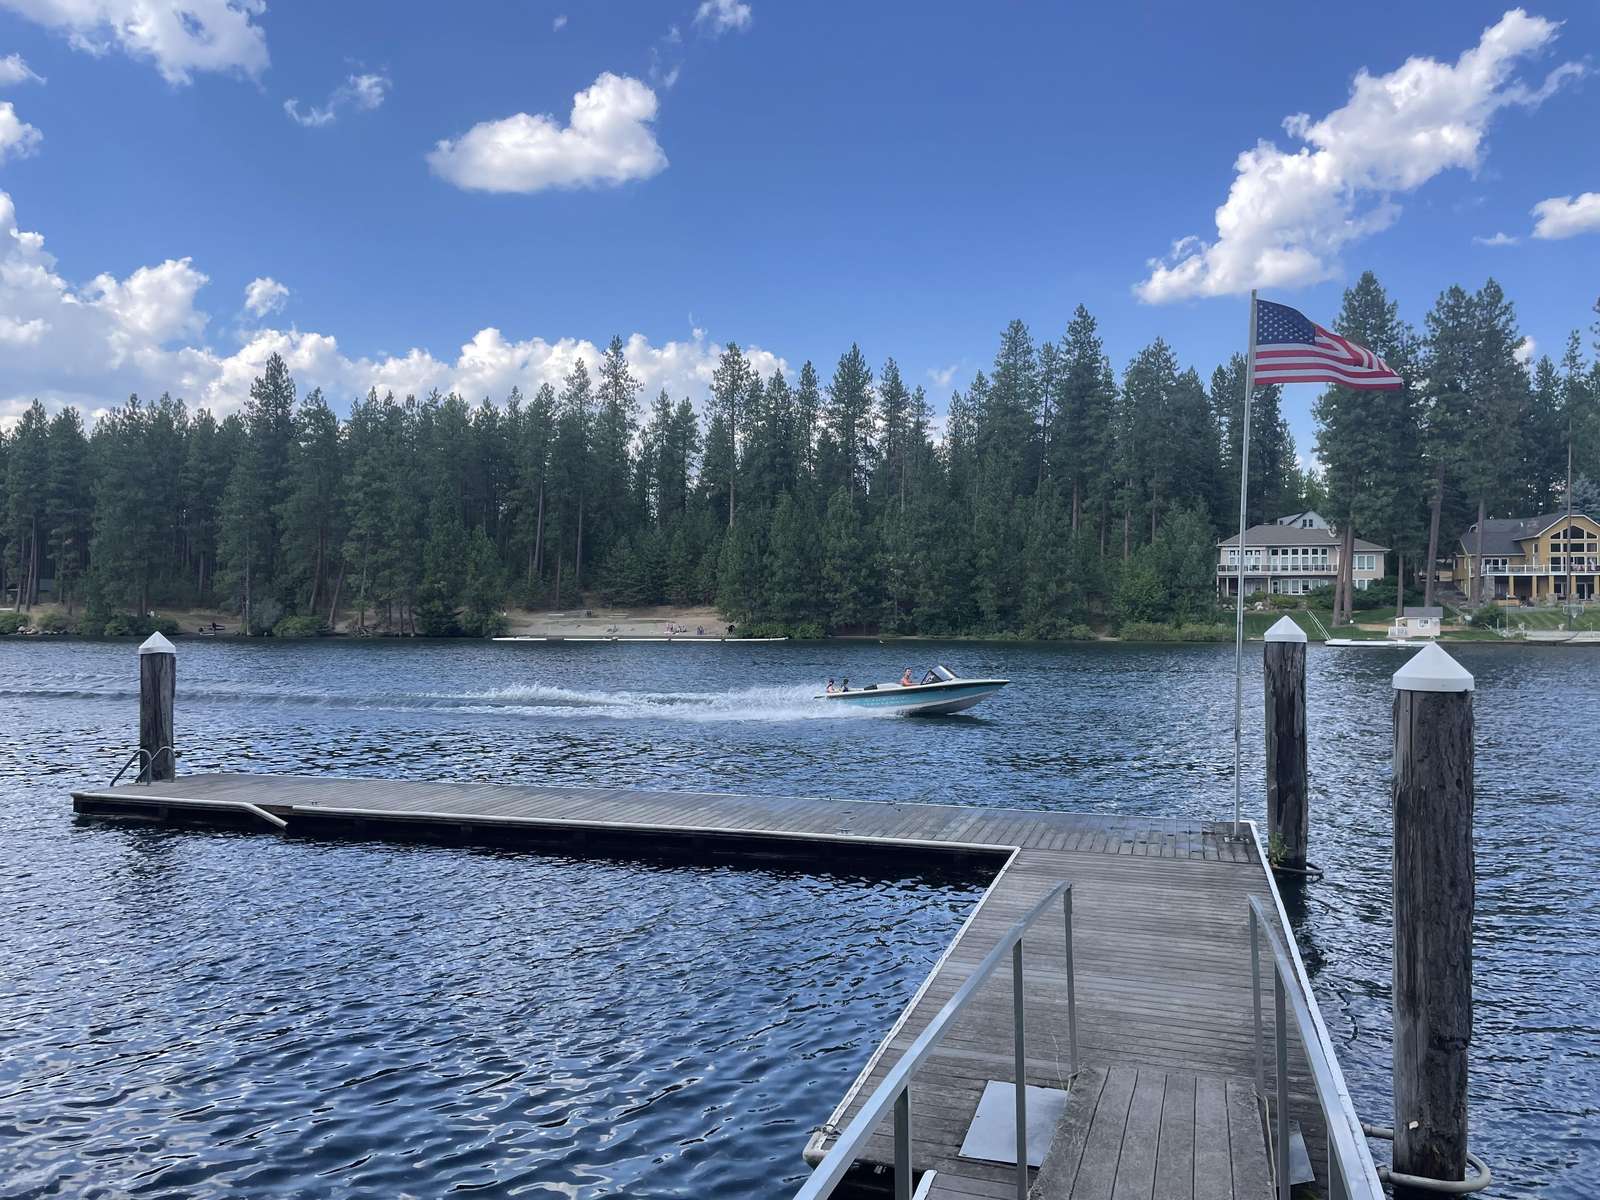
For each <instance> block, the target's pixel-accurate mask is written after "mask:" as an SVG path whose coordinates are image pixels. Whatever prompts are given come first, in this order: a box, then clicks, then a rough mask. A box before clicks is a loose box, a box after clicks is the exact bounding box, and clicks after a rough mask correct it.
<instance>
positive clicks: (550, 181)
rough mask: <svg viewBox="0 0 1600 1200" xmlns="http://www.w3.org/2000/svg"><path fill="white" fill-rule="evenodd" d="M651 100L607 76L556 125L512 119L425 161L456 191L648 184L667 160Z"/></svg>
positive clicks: (447, 145)
mask: <svg viewBox="0 0 1600 1200" xmlns="http://www.w3.org/2000/svg"><path fill="white" fill-rule="evenodd" d="M655 117H656V94H655V93H654V92H653V91H651V90H650V89H649V88H648V87H647V86H645V85H644V84H643V83H641V82H639V80H637V79H630V78H624V77H622V76H619V75H613V74H611V72H609V71H607V72H605V73H604V74H602V75H601V76H600V77H599V78H598V79H596V80H595V81H594V83H593V84H591V85H590V86H589V87H588V88H586V89H585V90H583V91H581V92H579V93H578V94H577V95H576V96H574V97H573V98H572V117H571V120H570V122H569V123H568V124H567V125H565V126H563V125H561V124H559V123H558V122H557V120H556V119H555V118H554V117H551V116H548V115H540V116H529V115H528V114H527V113H517V114H516V115H515V116H510V117H505V118H503V119H502V120H499V121H484V122H482V123H480V124H477V125H474V126H473V127H472V128H471V129H469V130H467V132H466V133H464V134H462V135H461V136H460V137H459V138H455V139H450V138H446V139H445V140H443V141H441V142H440V143H439V144H438V145H437V146H436V147H435V148H434V149H433V150H432V151H431V152H430V153H429V155H428V164H429V166H431V167H432V168H433V172H434V174H436V175H438V176H439V177H440V178H442V179H445V180H448V181H449V182H450V183H453V184H455V185H456V186H457V187H459V188H467V189H470V190H475V191H484V192H537V191H541V190H543V189H544V188H549V187H598V186H602V185H616V184H620V183H625V182H627V181H628V180H630V179H648V178H650V176H652V175H655V174H658V173H659V172H661V171H664V170H665V169H666V167H667V156H666V154H665V153H663V152H662V149H661V146H660V145H659V143H657V141H656V138H655V134H654V132H653V131H652V130H651V129H650V123H651V122H652V121H654V120H655Z"/></svg>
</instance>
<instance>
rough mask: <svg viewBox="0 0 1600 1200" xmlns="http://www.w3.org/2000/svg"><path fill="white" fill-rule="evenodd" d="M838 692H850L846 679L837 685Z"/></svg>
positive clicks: (848, 682)
mask: <svg viewBox="0 0 1600 1200" xmlns="http://www.w3.org/2000/svg"><path fill="white" fill-rule="evenodd" d="M839 690H840V691H841V692H848V691H849V690H850V681H849V680H848V679H846V680H845V681H844V682H843V683H841V684H840V685H839Z"/></svg>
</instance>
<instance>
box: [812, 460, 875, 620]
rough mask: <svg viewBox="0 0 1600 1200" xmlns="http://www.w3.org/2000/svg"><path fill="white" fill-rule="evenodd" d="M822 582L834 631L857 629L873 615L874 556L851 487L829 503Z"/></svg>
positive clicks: (840, 492) (839, 493)
mask: <svg viewBox="0 0 1600 1200" xmlns="http://www.w3.org/2000/svg"><path fill="white" fill-rule="evenodd" d="M822 581H823V587H824V590H825V598H826V612H827V621H828V624H829V626H830V627H831V628H833V629H855V628H859V627H860V626H862V625H864V624H865V623H866V621H867V620H868V618H869V616H870V615H871V612H872V607H873V604H872V600H873V597H872V554H871V551H870V549H869V548H868V545H867V540H866V538H865V536H863V530H862V523H861V519H860V517H859V515H858V514H857V512H856V507H855V503H854V502H853V501H852V500H851V498H850V492H849V490H848V489H847V488H844V487H840V488H839V489H838V490H837V491H835V492H834V493H833V495H832V496H831V497H830V498H829V500H828V512H827V516H826V517H824V519H823V523H822Z"/></svg>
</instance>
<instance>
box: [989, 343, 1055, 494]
mask: <svg viewBox="0 0 1600 1200" xmlns="http://www.w3.org/2000/svg"><path fill="white" fill-rule="evenodd" d="M1039 407H1040V389H1039V362H1038V356H1037V355H1036V353H1035V351H1034V346H1033V337H1032V335H1031V334H1030V333H1029V332H1028V327H1027V326H1026V325H1024V324H1023V323H1022V322H1021V321H1015V320H1014V321H1012V322H1011V323H1010V324H1009V325H1007V326H1006V329H1005V332H1004V333H1002V334H1001V335H1000V349H999V350H998V351H996V352H995V356H994V374H993V375H991V376H990V378H989V391H988V394H987V397H986V403H985V404H984V405H983V407H982V408H981V409H980V410H979V412H978V456H979V460H980V461H981V462H982V463H983V464H984V465H983V470H984V471H985V472H986V473H989V472H994V473H998V475H999V480H998V485H999V487H1000V488H1002V489H1004V490H1005V491H1006V492H1008V493H1009V494H1011V495H1012V496H1018V497H1020V496H1025V495H1031V494H1032V487H1033V484H1034V482H1035V481H1036V479H1037V478H1038V473H1039V472H1038V455H1039V445H1038V438H1037V436H1036V433H1037V428H1038V424H1037V415H1038V411H1039Z"/></svg>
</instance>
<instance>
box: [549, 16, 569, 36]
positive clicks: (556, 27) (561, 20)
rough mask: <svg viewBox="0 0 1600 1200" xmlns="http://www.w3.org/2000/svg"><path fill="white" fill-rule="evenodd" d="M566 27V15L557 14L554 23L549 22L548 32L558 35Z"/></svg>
mask: <svg viewBox="0 0 1600 1200" xmlns="http://www.w3.org/2000/svg"><path fill="white" fill-rule="evenodd" d="M566 27H567V14H566V13H560V14H558V15H557V17H556V19H555V20H554V21H551V22H550V31H551V32H552V33H560V32H561V31H562V30H563V29H565V28H566Z"/></svg>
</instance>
